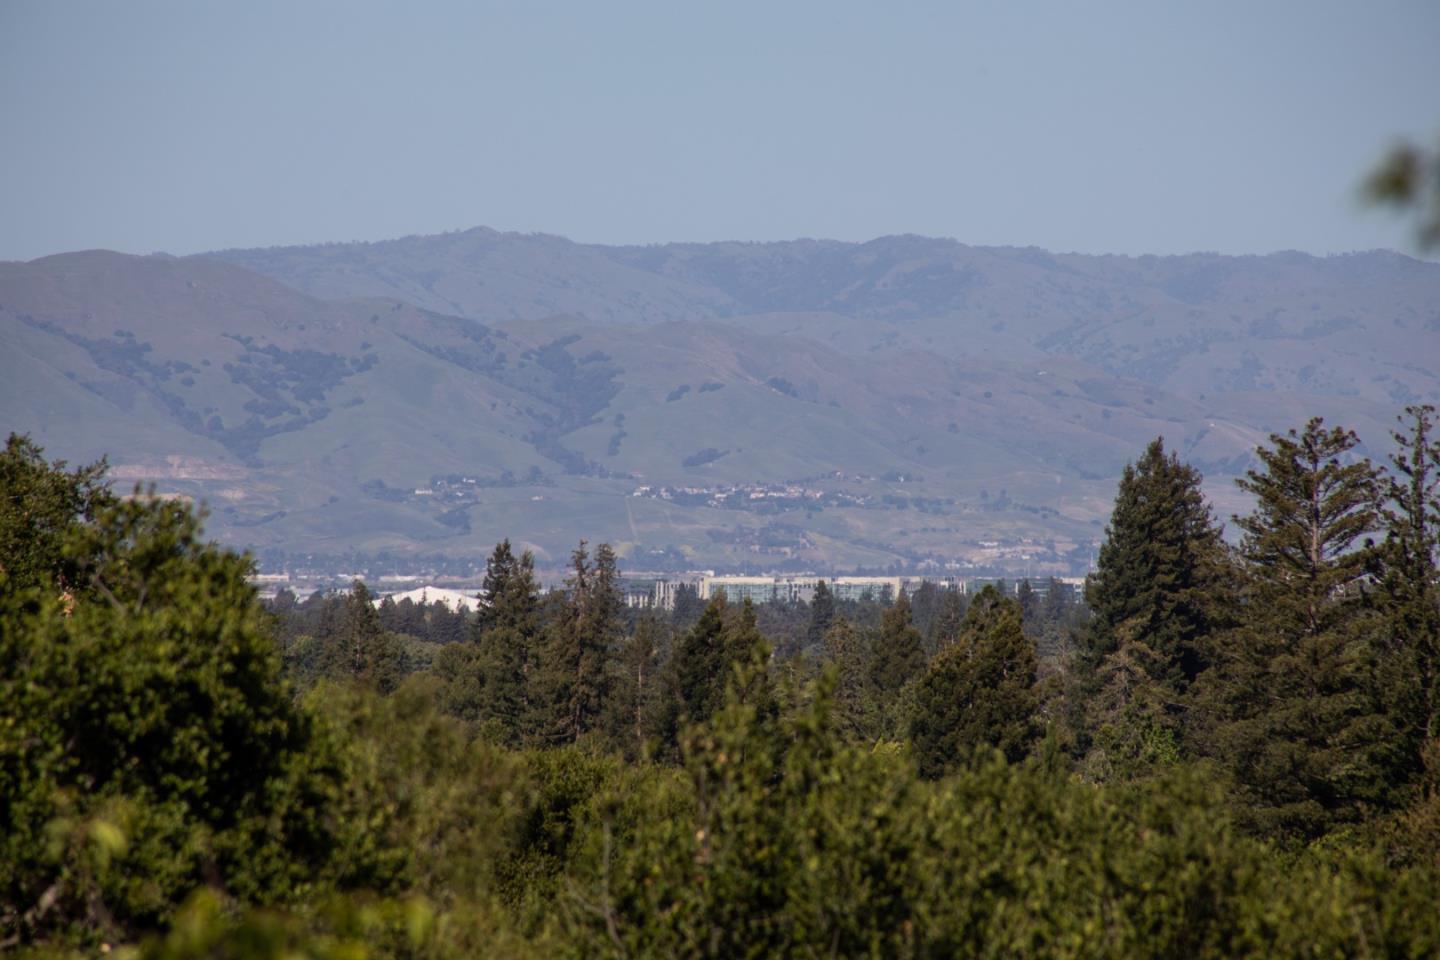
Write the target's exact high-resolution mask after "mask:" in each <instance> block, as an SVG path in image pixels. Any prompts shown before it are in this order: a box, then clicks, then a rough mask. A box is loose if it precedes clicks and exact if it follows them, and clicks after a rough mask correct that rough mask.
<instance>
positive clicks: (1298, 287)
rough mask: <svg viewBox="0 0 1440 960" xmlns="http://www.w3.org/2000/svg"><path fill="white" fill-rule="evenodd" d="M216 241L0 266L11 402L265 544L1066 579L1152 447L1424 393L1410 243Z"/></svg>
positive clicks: (1370, 421) (1437, 328) (1218, 468)
mask: <svg viewBox="0 0 1440 960" xmlns="http://www.w3.org/2000/svg"><path fill="white" fill-rule="evenodd" d="M220 256H221V257H223V261H224V262H221V261H217V260H209V259H205V258H186V259H181V260H177V259H174V258H167V257H144V258H141V257H128V256H124V255H120V254H112V253H105V252H86V253H77V254H67V255H61V256H57V257H49V258H43V259H41V260H37V261H33V262H31V263H27V264H13V263H11V264H0V340H3V342H0V349H3V350H4V353H3V358H0V374H3V377H0V379H3V381H4V385H3V386H0V400H3V409H4V411H5V413H6V418H5V419H6V421H7V422H6V424H5V425H4V426H5V427H6V428H8V429H21V430H28V431H31V432H33V433H34V434H35V435H36V437H37V439H38V440H40V442H42V443H44V444H45V445H46V446H47V447H50V448H51V449H52V451H53V452H54V453H56V454H58V455H64V456H68V457H71V458H72V459H88V458H91V457H94V456H98V455H99V454H100V453H104V452H110V453H112V459H113V460H114V461H115V462H116V463H117V465H118V466H119V470H118V471H117V472H118V473H119V474H120V475H121V476H122V477H123V478H124V480H125V481H126V482H129V481H131V480H145V479H147V478H148V479H153V480H155V481H156V482H157V483H160V484H161V485H162V489H167V490H170V491H173V492H178V493H183V494H186V495H190V496H195V497H198V498H202V499H205V500H207V501H208V502H210V503H212V504H213V505H214V507H215V517H214V520H213V521H212V529H214V530H215V532H217V533H218V534H219V535H221V536H223V537H225V538H227V539H229V540H232V541H234V542H239V543H247V544H253V545H255V546H256V547H258V548H261V549H269V550H283V551H287V552H322V553H341V552H344V551H350V550H359V551H363V552H371V553H373V552H375V551H380V550H386V551H391V552H393V553H398V554H406V553H415V552H426V553H437V552H444V553H448V554H452V555H459V554H465V553H477V554H478V553H480V552H482V551H484V550H485V549H487V548H488V546H489V545H490V544H493V542H494V540H495V539H498V538H499V537H501V536H513V537H516V538H519V539H523V540H526V541H527V542H528V543H529V544H530V545H531V546H533V547H535V548H536V549H537V550H539V551H540V552H541V554H542V556H550V557H556V558H559V557H563V556H564V553H565V551H566V550H567V549H568V547H569V546H571V545H573V542H574V540H575V539H577V538H578V537H579V536H581V535H587V536H590V537H591V538H592V539H608V540H611V541H613V542H616V543H618V544H620V545H621V547H622V549H623V550H624V551H626V553H627V555H628V556H629V557H630V562H632V563H641V564H645V563H657V564H658V563H670V564H672V565H675V564H680V565H684V564H698V565H718V566H728V565H750V566H756V567H765V566H780V565H791V566H795V565H800V566H812V567H831V566H834V567H846V566H852V565H855V564H864V565H867V566H877V565H878V566H883V565H889V564H892V563H900V564H902V565H913V564H915V563H918V562H921V561H923V560H926V559H936V560H943V559H946V558H952V557H956V556H963V557H969V558H971V559H974V560H976V561H977V562H981V561H985V560H986V559H987V558H989V559H995V558H996V557H997V556H1000V554H1003V553H1004V550H1003V549H1001V550H998V552H997V548H994V547H985V546H982V544H992V545H993V544H996V543H1008V544H1011V545H1013V547H1014V548H1013V550H1011V552H1010V553H1009V554H1007V555H1008V556H1010V557H1011V558H1012V561H1013V560H1014V559H1016V558H1018V557H1019V556H1020V555H1021V554H1022V553H1023V554H1024V555H1026V556H1030V557H1031V558H1032V559H1033V560H1034V561H1035V563H1036V564H1037V565H1039V564H1046V563H1048V564H1050V565H1051V566H1052V567H1059V566H1063V565H1065V564H1067V563H1069V562H1071V561H1072V560H1074V557H1075V556H1079V555H1082V554H1084V552H1085V549H1086V547H1085V544H1086V543H1087V542H1088V541H1090V540H1093V539H1097V538H1098V536H1099V533H1100V526H1099V525H1100V523H1101V522H1102V521H1103V518H1104V516H1105V513H1106V511H1107V510H1108V506H1109V499H1110V497H1111V496H1112V495H1113V483H1114V478H1115V476H1116V475H1117V474H1118V471H1119V469H1120V467H1121V466H1122V465H1123V463H1124V462H1125V461H1126V460H1128V459H1131V458H1133V457H1134V456H1135V455H1136V452H1137V451H1138V450H1139V449H1141V447H1142V446H1143V444H1144V443H1145V442H1146V441H1147V440H1148V439H1150V438H1152V437H1154V436H1155V435H1157V434H1164V435H1165V436H1166V438H1167V441H1168V442H1170V443H1171V444H1172V446H1174V447H1176V448H1177V449H1179V450H1180V451H1181V452H1182V454H1183V455H1184V456H1186V457H1187V458H1188V459H1190V460H1191V461H1192V462H1195V463H1196V464H1197V465H1199V466H1201V467H1202V469H1204V470H1205V471H1206V472H1207V474H1209V475H1210V479H1211V481H1212V483H1211V484H1210V488H1211V490H1212V494H1213V495H1215V496H1217V497H1218V499H1219V505H1220V509H1221V512H1222V513H1225V512H1228V511H1229V510H1230V509H1232V507H1233V506H1235V505H1237V503H1238V501H1236V500H1235V497H1234V492H1233V488H1232V486H1231V484H1230V483H1229V478H1230V477H1232V476H1233V475H1234V474H1236V473H1238V472H1240V471H1243V469H1244V468H1245V466H1247V465H1248V463H1249V462H1250V461H1249V456H1250V451H1251V450H1252V449H1253V446H1254V445H1255V443H1257V442H1259V441H1260V440H1261V439H1263V437H1264V434H1265V432H1266V431H1268V430H1271V429H1280V428H1284V427H1287V426H1291V425H1294V424H1296V423H1299V422H1301V421H1303V418H1304V417H1306V416H1309V415H1310V414H1311V413H1323V414H1326V415H1327V416H1329V417H1331V418H1332V419H1335V420H1338V421H1339V422H1343V423H1345V424H1347V425H1349V426H1352V427H1354V428H1356V429H1358V430H1360V432H1361V433H1362V436H1364V437H1365V438H1366V439H1367V440H1369V441H1370V442H1371V443H1372V444H1376V445H1381V446H1382V447H1383V441H1384V437H1385V432H1386V428H1387V426H1388V421H1389V418H1390V417H1391V416H1392V415H1393V413H1394V412H1395V411H1396V410H1397V409H1398V406H1399V405H1400V403H1401V401H1402V400H1404V399H1406V398H1436V397H1437V396H1440V393H1437V382H1436V377H1437V372H1436V369H1435V365H1434V364H1427V362H1426V360H1425V358H1426V357H1427V356H1440V267H1437V266H1436V265H1431V264H1422V263H1419V262H1417V261H1413V260H1409V259H1408V258H1404V257H1400V256H1397V255H1393V254H1363V255H1355V256H1353V257H1339V258H1327V259H1317V258H1312V257H1306V256H1304V255H1299V254H1279V255H1275V256H1273V257H1263V258H1225V257H1216V256H1213V255H1203V256H1200V255H1197V256H1196V257H1190V258H1138V259H1129V258H1096V257H1079V256H1072V255H1053V254H1047V253H1044V252H1042V251H1035V250H989V249H984V248H971V247H965V246H964V245H961V244H957V243H954V242H953V241H932V240H926V239H924V238H917V237H898V238H883V239H881V240H877V241H873V242H872V243H869V244H843V243H836V242H829V241H797V242H794V243H786V244H704V245H685V244H675V245H667V246H664V247H645V248H634V247H631V248H604V247H592V246H586V245H582V244H573V243H570V242H569V241H564V240H560V239H558V238H552V237H543V236H542V237H517V236H515V235H508V234H498V233H495V232H494V231H486V230H479V231H469V232H467V233H465V234H453V235H446V236H443V237H431V238H408V239H406V240H399V241H389V242H386V243H379V244H365V245H334V246H328V247H317V248H299V249H296V248H288V249H287V248H277V249H272V250H268V251H232V252H228V253H225V254H222V255H220ZM255 270H259V271H261V273H265V274H268V275H269V276H268V277H267V276H262V275H260V273H257V272H254V271H255ZM1287 290H1288V291H1290V292H1289V293H1288V294H1287V293H1286V291H1287ZM302 291H310V293H323V294H325V295H327V296H331V297H335V298H336V299H331V300H325V299H317V298H316V297H315V296H312V295H310V294H307V293H306V292H302ZM445 304H449V305H450V310H449V312H448V313H447V312H446V311H445V310H444V309H437V307H442V308H443V307H444V305H445ZM557 305H558V306H564V307H566V308H567V309H568V308H573V309H569V311H568V312H569V313H570V315H569V316H560V315H556V314H555V311H553V310H551V308H552V307H555V306H557ZM461 310H463V312H466V313H467V314H469V315H468V316H458V315H450V314H454V313H457V312H460V311H461ZM445 478H450V479H449V480H447V479H445ZM687 491H688V492H687ZM1027 540H1028V541H1029V543H1028V544H1027V543H1025V541H1027ZM1067 558H1069V559H1067Z"/></svg>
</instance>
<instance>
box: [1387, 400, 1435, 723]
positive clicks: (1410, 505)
mask: <svg viewBox="0 0 1440 960" xmlns="http://www.w3.org/2000/svg"><path fill="white" fill-rule="evenodd" d="M1406 417H1408V418H1409V423H1408V426H1409V429H1408V431H1407V432H1404V433H1402V432H1400V431H1394V432H1392V434H1391V436H1392V438H1393V439H1394V441H1395V444H1396V446H1397V447H1398V450H1397V451H1396V452H1395V453H1394V454H1392V455H1391V458H1390V463H1391V468H1392V472H1391V473H1390V474H1389V475H1387V477H1386V478H1385V482H1384V493H1385V499H1386V501H1387V507H1386V509H1385V511H1384V516H1385V524H1386V528H1387V536H1386V541H1385V546H1384V549H1383V551H1382V552H1381V554H1380V557H1381V560H1382V578H1381V584H1382V588H1383V589H1382V597H1383V599H1384V601H1385V611H1386V614H1387V619H1388V620H1389V624H1390V628H1389V633H1390V636H1389V649H1388V650H1387V654H1388V657H1387V660H1388V664H1387V666H1388V667H1389V669H1388V670H1387V671H1386V675H1385V677H1384V684H1383V686H1384V688H1385V690H1386V692H1387V694H1388V696H1389V700H1390V711H1391V714H1392V716H1394V717H1395V718H1396V720H1397V723H1398V725H1399V726H1400V727H1401V729H1402V730H1404V731H1405V735H1406V737H1407V739H1409V740H1410V741H1412V742H1413V743H1414V744H1415V746H1416V748H1417V749H1418V748H1419V746H1420V744H1422V743H1427V742H1430V741H1434V740H1435V739H1436V737H1437V736H1440V584H1437V565H1436V552H1437V550H1440V439H1437V438H1436V437H1435V428H1436V418H1435V408H1434V407H1432V406H1429V405H1425V406H1412V407H1407V408H1406V409H1405V417H1399V418H1397V419H1399V420H1400V421H1401V422H1402V423H1405V422H1406Z"/></svg>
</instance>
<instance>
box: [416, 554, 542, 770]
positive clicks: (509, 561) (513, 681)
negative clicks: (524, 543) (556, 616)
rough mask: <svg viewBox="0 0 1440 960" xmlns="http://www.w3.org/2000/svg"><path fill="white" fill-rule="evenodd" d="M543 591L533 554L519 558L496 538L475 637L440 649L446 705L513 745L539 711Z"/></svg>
mask: <svg viewBox="0 0 1440 960" xmlns="http://www.w3.org/2000/svg"><path fill="white" fill-rule="evenodd" d="M538 591H539V588H538V586H537V585H536V582H535V561H534V558H533V557H532V556H531V555H530V554H529V553H528V552H526V553H524V554H522V555H521V556H520V557H519V558H516V557H515V555H514V554H513V553H512V552H511V549H510V541H509V540H504V541H501V542H500V543H498V544H496V545H495V550H494V552H493V553H491V555H490V559H489V560H488V562H487V563H486V569H485V580H484V584H483V586H482V587H481V591H480V600H481V605H480V609H479V611H478V612H477V614H476V617H475V623H474V626H473V629H472V633H471V641H472V642H471V643H469V644H455V645H453V646H450V647H447V648H445V649H444V650H442V651H441V652H440V655H439V671H438V672H439V674H440V676H442V677H445V678H446V681H447V687H446V689H445V691H444V693H443V694H442V697H443V700H444V703H445V705H446V709H447V710H449V711H450V712H451V713H453V714H454V715H456V716H459V717H463V718H465V719H467V720H471V721H474V722H477V723H483V724H488V725H490V726H491V728H492V729H494V730H495V731H496V733H497V735H498V736H499V738H500V739H501V740H503V741H504V742H505V743H508V744H511V745H516V744H519V743H520V742H522V740H524V739H525V737H526V736H527V735H528V734H529V733H530V732H531V730H532V728H533V726H534V724H535V722H536V720H537V713H538V711H539V705H538V704H537V703H536V702H535V701H536V695H535V690H533V689H532V687H533V686H534V683H533V682H532V681H533V679H534V675H535V673H536V670H537V661H538V653H539V650H538V648H539V646H540V637H541V627H540V608H539V598H538Z"/></svg>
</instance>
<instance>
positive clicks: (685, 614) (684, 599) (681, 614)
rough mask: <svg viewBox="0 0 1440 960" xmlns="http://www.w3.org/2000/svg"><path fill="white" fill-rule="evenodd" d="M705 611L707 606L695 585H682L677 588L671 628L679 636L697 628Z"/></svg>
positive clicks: (671, 614)
mask: <svg viewBox="0 0 1440 960" xmlns="http://www.w3.org/2000/svg"><path fill="white" fill-rule="evenodd" d="M704 610H705V604H704V603H703V602H702V601H701V599H700V592H699V591H698V590H696V589H695V587H694V585H693V584H689V583H682V584H680V586H678V587H676V588H675V606H674V608H673V609H671V611H670V626H671V629H673V630H674V631H675V632H676V633H677V634H679V633H684V632H686V631H687V630H689V629H690V628H691V627H693V626H695V623H696V621H698V620H699V619H700V614H701V613H702V612H703V611H704Z"/></svg>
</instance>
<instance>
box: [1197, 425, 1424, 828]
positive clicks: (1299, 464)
mask: <svg viewBox="0 0 1440 960" xmlns="http://www.w3.org/2000/svg"><path fill="white" fill-rule="evenodd" d="M1356 443H1357V440H1356V438H1355V435H1354V434H1353V433H1349V432H1348V431H1345V430H1341V429H1334V430H1326V429H1324V427H1323V424H1322V422H1321V421H1320V420H1319V419H1315V420H1311V421H1310V423H1309V424H1308V425H1307V426H1306V428H1305V430H1304V431H1303V432H1302V433H1299V434H1297V433H1296V432H1295V431H1293V430H1292V431H1290V433H1289V434H1288V435H1285V436H1280V435H1275V436H1272V437H1271V447H1270V448H1268V449H1267V448H1261V449H1260V450H1259V451H1258V453H1259V456H1260V459H1261V461H1262V462H1263V464H1264V465H1265V470H1264V471H1263V472H1257V471H1251V472H1250V473H1249V475H1248V476H1247V478H1246V479H1245V480H1243V481H1241V485H1242V487H1244V489H1246V490H1247V491H1249V492H1251V493H1253V494H1254V495H1255V497H1256V509H1255V513H1253V514H1252V515H1250V516H1248V517H1241V518H1237V522H1238V523H1239V525H1240V527H1241V529H1242V530H1244V532H1245V538H1244V540H1243V542H1242V544H1241V555H1242V558H1243V560H1244V563H1245V575H1246V576H1245V604H1244V609H1243V614H1242V623H1241V626H1240V628H1239V629H1238V630H1236V631H1233V632H1232V633H1230V634H1228V635H1227V636H1226V637H1225V638H1224V641H1223V645H1222V656H1221V659H1220V662H1219V664H1218V666H1217V668H1216V669H1215V670H1214V671H1213V672H1212V675H1211V676H1209V677H1207V678H1206V680H1207V682H1206V683H1205V684H1204V686H1203V688H1202V690H1201V700H1200V702H1201V704H1202V707H1203V709H1204V710H1205V711H1206V712H1207V713H1208V714H1209V717H1208V720H1207V723H1208V724H1211V725H1212V726H1211V728H1210V729H1211V730H1212V731H1213V732H1212V733H1210V734H1209V742H1208V749H1209V751H1210V752H1211V754H1212V755H1213V756H1216V757H1218V758H1221V759H1223V760H1224V762H1225V763H1226V764H1227V765H1228V766H1229V767H1230V769H1231V771H1232V772H1233V774H1234V776H1235V778H1236V781H1237V783H1238V785H1239V795H1238V796H1239V800H1240V803H1241V805H1242V812H1243V816H1244V817H1245V819H1246V821H1247V822H1249V823H1251V824H1252V825H1253V826H1255V827H1256V828H1257V829H1259V830H1261V831H1263V832H1265V833H1267V834H1271V835H1274V836H1279V837H1285V838H1291V839H1311V838H1314V837H1316V836H1319V835H1320V834H1322V833H1324V832H1326V831H1327V830H1329V829H1333V828H1334V827H1335V826H1337V825H1339V824H1343V823H1352V822H1355V821H1356V820H1358V819H1359V818H1360V817H1361V815H1362V812H1363V809H1364V808H1365V807H1367V806H1368V807H1374V806H1383V805H1384V804H1385V803H1386V802H1387V795H1388V793H1389V790H1388V787H1387V779H1388V776H1389V773H1390V770H1389V769H1388V768H1389V767H1391V766H1392V765H1393V764H1395V763H1396V762H1397V760H1398V759H1399V754H1400V753H1402V752H1403V748H1401V747H1397V744H1396V742H1395V741H1396V738H1395V731H1394V727H1393V725H1392V723H1391V721H1390V719H1389V718H1388V717H1386V716H1385V714H1384V712H1383V710H1382V709H1381V707H1380V705H1379V704H1377V703H1376V702H1375V699H1374V697H1373V691H1374V685H1373V678H1374V675H1375V671H1376V667H1377V656H1378V653H1379V648H1378V646H1377V643H1376V641H1377V639H1378V637H1379V635H1380V633H1381V631H1382V630H1383V623H1382V622H1381V621H1380V618H1379V617H1378V616H1377V614H1376V613H1375V611H1374V609H1373V606H1372V605H1371V604H1370V603H1369V602H1368V601H1367V599H1366V598H1365V596H1364V593H1363V591H1362V590H1361V589H1360V585H1359V581H1360V579H1361V577H1362V576H1364V574H1365V573H1366V571H1367V569H1368V568H1369V567H1370V565H1371V562H1372V559H1373V550H1372V549H1371V547H1370V546H1369V545H1368V541H1367V542H1366V544H1365V545H1362V546H1360V547H1358V548H1357V546H1356V541H1357V540H1360V539H1361V538H1362V537H1365V535H1366V534H1368V533H1370V532H1372V531H1373V530H1374V529H1375V527H1376V525H1377V523H1378V520H1379V513H1378V509H1377V507H1378V502H1377V490H1376V474H1375V470H1374V468H1373V467H1371V465H1370V463H1369V462H1368V461H1365V460H1358V459H1349V458H1348V457H1347V454H1349V451H1350V450H1351V449H1352V448H1353V447H1354V446H1355V445H1356Z"/></svg>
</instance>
